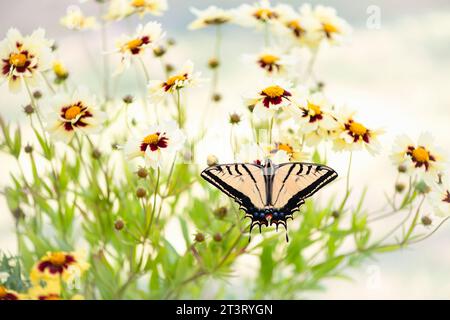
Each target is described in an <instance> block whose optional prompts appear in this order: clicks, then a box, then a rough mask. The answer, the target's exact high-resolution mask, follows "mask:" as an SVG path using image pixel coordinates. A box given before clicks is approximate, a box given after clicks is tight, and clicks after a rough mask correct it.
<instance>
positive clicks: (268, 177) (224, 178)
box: [201, 159, 338, 241]
mask: <svg viewBox="0 0 450 320" xmlns="http://www.w3.org/2000/svg"><path fill="white" fill-rule="evenodd" d="M201 176H202V177H203V178H204V179H205V180H206V181H208V182H209V183H211V184H212V185H214V186H215V187H216V188H218V189H219V190H221V191H222V192H224V193H225V194H226V195H228V196H229V197H231V198H233V199H234V200H235V201H236V202H237V203H238V204H239V205H240V209H242V210H243V211H244V212H245V214H246V217H249V218H250V219H251V220H252V223H251V226H250V236H251V232H252V229H253V227H254V226H256V225H258V226H259V230H260V232H261V226H262V225H264V226H266V227H267V226H269V225H273V224H274V225H275V226H276V228H277V230H278V225H280V224H281V225H282V226H283V227H284V228H285V229H286V231H287V220H288V219H289V218H291V219H292V215H293V213H294V212H296V211H298V210H299V207H300V206H301V205H302V204H304V203H305V199H306V198H309V197H311V196H312V195H313V194H314V193H316V192H317V191H318V190H320V189H321V188H322V187H324V186H325V185H327V184H328V183H330V182H331V181H333V180H334V179H336V178H337V176H338V174H337V173H336V171H334V170H333V169H331V168H329V167H327V166H324V165H320V164H314V163H303V162H290V163H282V164H274V163H273V162H272V161H271V160H270V159H268V160H267V161H266V162H265V164H264V165H259V164H252V163H233V164H221V165H216V166H211V167H209V168H207V169H205V170H204V171H203V172H202V173H201ZM286 241H289V239H288V235H287V232H286Z"/></svg>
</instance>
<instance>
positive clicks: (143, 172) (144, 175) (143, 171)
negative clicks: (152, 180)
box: [136, 167, 148, 179]
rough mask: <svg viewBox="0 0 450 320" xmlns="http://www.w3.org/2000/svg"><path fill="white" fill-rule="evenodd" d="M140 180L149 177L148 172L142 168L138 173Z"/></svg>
mask: <svg viewBox="0 0 450 320" xmlns="http://www.w3.org/2000/svg"><path fill="white" fill-rule="evenodd" d="M136 174H137V175H138V177H139V178H142V179H145V178H147V176H148V171H147V169H145V168H142V167H140V168H139V169H138V171H137V172H136Z"/></svg>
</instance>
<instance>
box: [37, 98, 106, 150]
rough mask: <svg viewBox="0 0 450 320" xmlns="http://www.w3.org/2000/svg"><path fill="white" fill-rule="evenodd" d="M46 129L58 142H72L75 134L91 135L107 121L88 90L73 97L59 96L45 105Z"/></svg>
mask: <svg viewBox="0 0 450 320" xmlns="http://www.w3.org/2000/svg"><path fill="white" fill-rule="evenodd" d="M45 108H46V109H47V110H48V111H46V112H45V114H44V115H45V120H46V123H47V126H46V129H47V131H49V132H50V134H51V135H52V136H53V137H54V138H55V139H57V140H62V141H64V142H70V141H71V140H72V138H73V137H74V135H75V134H78V133H80V134H91V133H96V132H98V131H99V130H100V129H101V124H102V123H103V121H104V120H105V119H106V116H105V114H104V113H103V112H102V111H100V110H99V109H98V108H97V106H96V102H95V99H94V98H92V97H91V96H90V95H89V94H88V93H87V91H86V90H84V89H81V90H78V91H75V92H74V93H73V94H72V95H68V94H57V95H55V96H54V97H52V98H51V99H50V100H49V101H47V102H46V103H45Z"/></svg>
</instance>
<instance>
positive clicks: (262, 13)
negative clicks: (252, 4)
mask: <svg viewBox="0 0 450 320" xmlns="http://www.w3.org/2000/svg"><path fill="white" fill-rule="evenodd" d="M254 15H255V17H256V18H257V19H261V20H265V19H270V18H271V17H272V15H273V14H272V11H270V10H269V9H265V8H261V9H258V10H256V12H255V14H254Z"/></svg>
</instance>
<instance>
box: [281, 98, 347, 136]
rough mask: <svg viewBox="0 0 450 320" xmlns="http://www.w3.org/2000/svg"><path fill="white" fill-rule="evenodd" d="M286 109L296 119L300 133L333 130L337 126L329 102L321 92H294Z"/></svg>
mask: <svg viewBox="0 0 450 320" xmlns="http://www.w3.org/2000/svg"><path fill="white" fill-rule="evenodd" d="M298 92H300V90H298ZM288 109H289V111H290V112H291V113H292V115H293V116H294V118H295V119H296V120H297V121H298V124H299V130H300V132H301V133H304V134H310V133H312V132H319V131H320V132H327V131H333V130H336V129H337V128H338V126H339V124H338V122H337V120H336V118H335V116H334V115H333V114H332V111H331V104H330V103H329V102H328V100H327V99H326V98H325V96H324V95H323V94H322V93H314V94H312V95H306V94H305V92H304V91H303V92H302V93H299V94H296V95H295V99H294V100H293V103H292V104H291V105H290V106H289V108H288Z"/></svg>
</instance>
